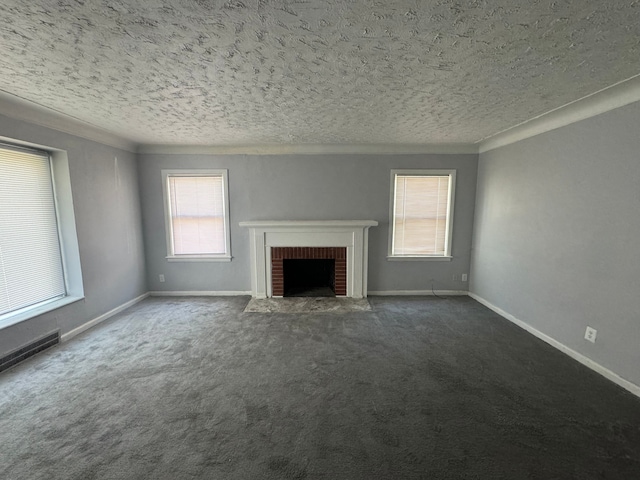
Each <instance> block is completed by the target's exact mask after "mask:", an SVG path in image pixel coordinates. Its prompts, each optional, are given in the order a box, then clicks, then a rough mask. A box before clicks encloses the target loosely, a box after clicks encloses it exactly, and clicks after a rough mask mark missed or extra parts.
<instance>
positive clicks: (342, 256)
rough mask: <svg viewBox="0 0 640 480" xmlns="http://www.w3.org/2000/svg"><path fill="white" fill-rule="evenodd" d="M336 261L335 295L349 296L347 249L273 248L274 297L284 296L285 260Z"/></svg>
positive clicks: (272, 277)
mask: <svg viewBox="0 0 640 480" xmlns="http://www.w3.org/2000/svg"><path fill="white" fill-rule="evenodd" d="M289 259H292V260H316V259H318V260H320V259H326V260H335V262H336V265H335V290H334V291H335V294H336V296H346V295H347V248H346V247H271V288H272V291H273V296H274V297H282V296H283V295H284V268H283V266H284V260H289Z"/></svg>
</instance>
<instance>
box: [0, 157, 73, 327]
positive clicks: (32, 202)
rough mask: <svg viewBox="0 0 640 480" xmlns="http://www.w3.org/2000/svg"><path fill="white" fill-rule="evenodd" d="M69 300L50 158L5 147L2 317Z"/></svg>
mask: <svg viewBox="0 0 640 480" xmlns="http://www.w3.org/2000/svg"><path fill="white" fill-rule="evenodd" d="M65 295H66V288H65V278H64V270H63V266H62V255H61V253H60V240H59V234H58V222H57V217H56V204H55V199H54V193H53V183H52V175H51V163H50V159H49V154H48V152H41V151H37V150H29V149H21V148H17V147H15V148H14V147H11V146H5V145H0V316H2V315H6V314H8V313H11V312H15V311H17V310H20V309H24V308H26V307H30V306H34V305H38V304H41V303H43V302H46V301H49V300H52V299H55V298H59V297H63V296H65Z"/></svg>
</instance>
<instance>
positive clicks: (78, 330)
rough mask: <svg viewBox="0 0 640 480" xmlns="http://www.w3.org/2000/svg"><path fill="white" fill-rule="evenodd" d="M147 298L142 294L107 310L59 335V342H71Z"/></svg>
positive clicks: (146, 295) (146, 294)
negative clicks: (77, 336)
mask: <svg viewBox="0 0 640 480" xmlns="http://www.w3.org/2000/svg"><path fill="white" fill-rule="evenodd" d="M148 296H149V294H148V293H144V294H142V295H140V296H139V297H136V298H134V299H133V300H129V301H128V302H126V303H123V304H122V305H120V306H118V307H116V308H114V309H112V310H109V311H108V312H107V313H103V314H102V315H100V316H99V317H96V318H94V319H93V320H89V321H88V322H86V323H83V324H82V325H80V326H79V327H76V328H74V329H73V330H71V331H69V332H67V333H63V334H62V335H60V341H61V342H66V341H68V340H71V339H72V338H73V337H75V336H76V335H79V334H81V333H82V332H84V331H85V330H88V329H90V328H91V327H94V326H96V325H97V324H99V323H100V322H103V321H105V320H106V319H107V318H110V317H113V316H114V315H116V314H118V313H120V312H122V311H123V310H126V309H127V308H129V307H131V306H133V305H135V304H136V303H138V302H141V301H142V300H144V299H145V298H147V297H148Z"/></svg>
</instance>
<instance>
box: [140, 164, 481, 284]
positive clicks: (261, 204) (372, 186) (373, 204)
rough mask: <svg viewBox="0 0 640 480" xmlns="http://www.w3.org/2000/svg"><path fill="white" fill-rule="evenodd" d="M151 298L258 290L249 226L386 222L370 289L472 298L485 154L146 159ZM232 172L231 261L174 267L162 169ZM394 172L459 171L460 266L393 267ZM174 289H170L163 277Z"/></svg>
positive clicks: (373, 242)
mask: <svg viewBox="0 0 640 480" xmlns="http://www.w3.org/2000/svg"><path fill="white" fill-rule="evenodd" d="M139 167H140V170H139V174H140V180H141V183H140V184H141V195H142V212H143V214H142V217H143V222H144V232H145V246H146V255H147V272H148V285H149V290H152V291H159V290H165V291H249V290H251V281H250V266H249V232H248V230H247V229H246V228H241V227H239V226H238V222H241V221H246V220H377V221H378V222H380V225H379V226H378V227H374V228H372V229H371V230H370V240H369V247H370V251H369V290H370V291H372V290H378V291H379V290H427V289H430V288H431V279H432V278H433V279H435V287H436V288H437V289H455V290H467V284H466V283H462V282H453V281H452V277H453V274H454V273H455V274H462V273H466V272H468V269H469V257H470V248H471V232H472V228H473V209H474V200H475V185H476V168H477V155H397V156H394V155H326V156H323V155H285V156H246V155H232V156H225V155H219V156H214V155H168V154H167V155H158V154H146V155H140V156H139ZM168 168H227V169H229V205H230V220H231V221H230V223H231V250H232V255H233V257H234V258H233V260H232V261H231V262H230V263H182V262H170V263H169V262H167V261H166V259H165V256H166V254H167V248H166V239H165V225H164V211H163V205H162V201H163V200H162V183H161V174H160V171H161V169H168ZM392 168H456V169H457V171H458V175H457V186H456V203H455V207H456V211H455V217H454V231H453V256H454V257H455V258H454V259H453V261H451V262H424V261H423V262H389V261H387V260H386V255H387V242H388V228H389V196H390V192H389V188H390V170H391V169H392ZM159 274H164V275H165V279H166V282H165V283H160V282H159V280H158V275H159Z"/></svg>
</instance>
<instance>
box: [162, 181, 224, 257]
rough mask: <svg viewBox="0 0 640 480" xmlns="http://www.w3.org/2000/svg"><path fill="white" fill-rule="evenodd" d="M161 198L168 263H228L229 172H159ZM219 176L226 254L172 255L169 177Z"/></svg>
mask: <svg viewBox="0 0 640 480" xmlns="http://www.w3.org/2000/svg"><path fill="white" fill-rule="evenodd" d="M161 174H162V197H163V204H164V226H165V232H166V241H167V256H166V257H165V258H166V259H167V261H168V262H230V261H231V259H232V258H233V257H232V256H231V231H230V229H229V171H228V170H227V169H184V168H181V169H172V170H161ZM214 175H215V176H221V177H222V192H223V202H224V231H225V239H224V242H225V243H224V250H225V252H226V253H224V254H219V255H211V254H203V255H175V254H174V253H173V248H172V245H173V235H172V232H171V210H170V206H169V181H168V177H169V176H183V177H197V176H202V177H206V176H214Z"/></svg>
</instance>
